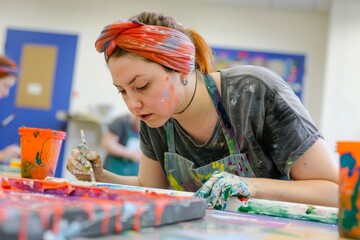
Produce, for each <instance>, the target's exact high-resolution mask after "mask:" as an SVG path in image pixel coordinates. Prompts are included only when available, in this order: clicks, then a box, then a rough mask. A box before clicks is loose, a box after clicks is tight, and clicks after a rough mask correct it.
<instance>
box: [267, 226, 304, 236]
mask: <svg viewBox="0 0 360 240" xmlns="http://www.w3.org/2000/svg"><path fill="white" fill-rule="evenodd" d="M263 232H268V233H274V234H277V235H283V236H287V237H295V238H298V237H304V235H303V234H295V233H289V232H284V230H279V229H274V228H267V229H264V230H263Z"/></svg>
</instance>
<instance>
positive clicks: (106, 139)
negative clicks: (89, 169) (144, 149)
mask: <svg viewBox="0 0 360 240" xmlns="http://www.w3.org/2000/svg"><path fill="white" fill-rule="evenodd" d="M108 129H109V130H108V131H107V132H106V133H105V134H104V135H103V137H102V142H101V144H102V146H103V148H104V149H105V151H106V152H107V156H106V159H105V162H104V168H105V169H107V170H108V171H110V172H113V173H116V174H118V175H123V176H137V174H138V170H139V160H140V156H141V150H140V139H139V129H140V120H139V119H138V118H136V117H135V116H134V115H132V114H126V115H122V116H119V117H117V118H115V119H114V120H113V121H112V122H111V123H110V124H109V126H108Z"/></svg>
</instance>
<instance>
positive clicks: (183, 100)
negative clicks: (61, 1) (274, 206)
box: [68, 12, 338, 209]
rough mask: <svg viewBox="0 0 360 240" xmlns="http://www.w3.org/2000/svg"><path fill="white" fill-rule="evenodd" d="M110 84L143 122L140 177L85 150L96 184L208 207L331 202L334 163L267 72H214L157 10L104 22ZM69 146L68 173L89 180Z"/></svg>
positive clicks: (200, 42)
mask: <svg viewBox="0 0 360 240" xmlns="http://www.w3.org/2000/svg"><path fill="white" fill-rule="evenodd" d="M95 45H96V48H97V50H98V51H99V52H104V55H105V60H106V62H107V64H108V67H109V70H110V72H111V76H112V80H113V85H114V86H115V87H116V88H117V90H118V91H119V93H120V94H121V95H122V97H123V99H124V101H125V103H126V105H127V107H128V108H129V110H130V111H131V112H132V113H133V114H134V115H136V116H137V117H138V118H139V119H140V120H141V130H140V139H141V150H142V152H143V154H142V157H141V160H140V168H139V174H138V176H136V177H125V176H116V175H114V174H111V173H110V172H108V171H105V170H103V169H102V168H101V159H100V158H99V157H98V155H97V154H96V153H95V152H90V153H88V154H87V158H88V160H90V161H91V162H92V164H93V167H94V172H95V175H96V180H97V181H101V182H112V183H119V184H127V185H136V186H145V187H155V188H173V189H177V190H185V191H197V192H196V194H195V196H198V197H205V198H208V207H209V208H212V207H215V208H218V209H224V208H225V207H226V202H227V200H228V198H229V196H233V195H235V196H241V197H255V198H262V199H269V200H279V201H290V202H300V203H308V204H316V205H324V206H337V189H338V174H337V166H336V163H335V162H334V160H333V159H332V157H331V154H330V152H329V150H328V149H327V147H326V144H325V142H324V140H323V136H322V135H321V133H320V132H319V130H318V129H317V127H316V126H315V124H314V123H313V121H312V119H311V117H310V116H309V114H308V112H307V110H306V109H305V108H304V106H303V105H302V104H301V102H300V101H299V99H298V98H297V97H296V96H295V94H294V93H293V91H292V90H291V88H290V87H289V86H288V85H287V84H286V83H285V82H284V81H283V80H282V79H281V78H280V77H279V76H278V75H276V74H275V73H273V72H272V71H270V70H268V69H265V68H261V67H256V66H239V67H234V68H230V69H223V70H220V71H217V72H213V71H212V68H211V60H212V58H211V56H212V55H211V50H210V48H209V47H208V45H207V44H206V42H205V41H204V39H203V38H202V37H201V36H200V35H199V34H198V33H197V32H195V31H193V30H189V29H187V30H186V29H184V28H183V26H182V25H181V24H179V23H176V21H175V19H174V18H172V17H169V16H165V15H162V14H159V13H156V12H141V13H139V14H138V15H136V16H134V17H131V18H130V19H129V21H123V22H115V23H113V24H110V25H108V26H105V28H104V29H103V31H102V32H101V34H100V36H99V37H98V39H97V41H96V44H95ZM81 154H82V153H81V152H79V150H77V149H74V150H73V151H72V154H71V156H69V159H68V169H69V171H71V172H72V173H73V174H74V175H75V176H76V177H77V178H78V179H81V180H89V179H90V178H89V173H88V171H83V170H82V169H84V168H83V167H82V165H81V163H80V158H81Z"/></svg>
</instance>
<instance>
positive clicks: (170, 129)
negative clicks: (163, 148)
mask: <svg viewBox="0 0 360 240" xmlns="http://www.w3.org/2000/svg"><path fill="white" fill-rule="evenodd" d="M174 139H175V137H174V119H173V118H170V119H169V121H167V123H166V141H167V144H168V150H169V152H171V153H175V141H174Z"/></svg>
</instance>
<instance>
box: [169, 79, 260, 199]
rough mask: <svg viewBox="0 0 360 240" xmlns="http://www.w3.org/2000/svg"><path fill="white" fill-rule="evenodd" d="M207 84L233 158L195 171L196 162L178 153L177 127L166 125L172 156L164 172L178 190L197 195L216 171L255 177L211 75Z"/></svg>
mask: <svg viewBox="0 0 360 240" xmlns="http://www.w3.org/2000/svg"><path fill="white" fill-rule="evenodd" d="M204 81H205V85H206V88H207V90H208V92H209V94H210V96H211V99H212V101H213V104H214V106H215V108H216V111H217V114H218V116H219V120H220V124H221V128H222V131H223V133H224V135H225V139H226V143H227V146H228V149H229V152H230V156H228V157H225V158H222V159H220V160H217V161H214V162H211V163H209V164H207V165H205V166H202V167H198V168H194V163H193V162H191V161H190V160H188V159H186V158H184V157H182V156H180V155H178V154H177V153H176V152H175V141H174V124H173V119H172V118H171V119H170V121H168V122H167V124H166V138H167V143H168V152H166V153H165V155H164V169H165V172H166V175H167V178H168V180H169V184H170V187H171V188H172V189H174V190H180V191H189V192H195V191H197V190H198V189H199V188H200V187H201V186H202V185H203V184H204V183H205V182H206V181H207V180H208V179H209V178H210V177H211V175H212V174H213V173H214V171H226V172H229V173H232V174H234V175H238V176H240V177H255V174H254V172H253V170H252V168H251V166H250V164H249V161H248V159H247V157H246V155H245V154H243V153H241V152H240V147H239V146H240V145H238V144H237V141H236V138H235V133H234V129H233V127H232V125H231V122H230V119H229V117H228V115H227V113H226V111H225V108H224V106H223V104H222V102H221V96H220V93H219V91H218V89H217V87H216V85H215V82H214V80H213V78H212V77H211V76H210V75H204Z"/></svg>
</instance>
